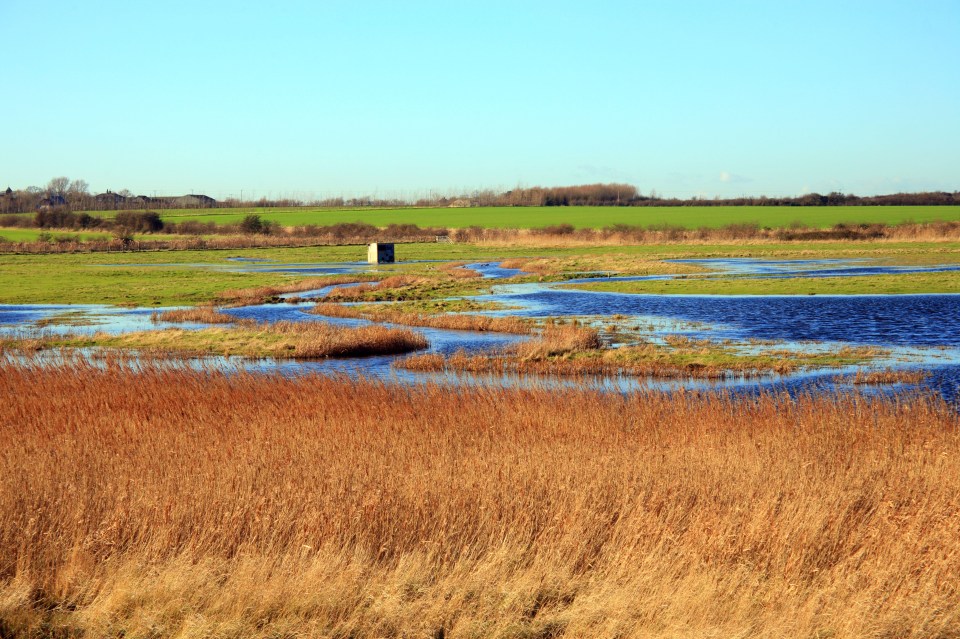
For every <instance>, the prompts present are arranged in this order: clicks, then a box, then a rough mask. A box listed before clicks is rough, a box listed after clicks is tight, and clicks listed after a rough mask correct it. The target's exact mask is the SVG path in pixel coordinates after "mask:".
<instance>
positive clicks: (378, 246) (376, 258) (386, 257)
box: [367, 242, 395, 264]
mask: <svg viewBox="0 0 960 639" xmlns="http://www.w3.org/2000/svg"><path fill="white" fill-rule="evenodd" d="M394 257H395V256H394V252H393V243H390V244H387V243H385V242H373V243H372V244H370V245H369V246H368V247H367V262H369V263H370V264H393V262H394Z"/></svg>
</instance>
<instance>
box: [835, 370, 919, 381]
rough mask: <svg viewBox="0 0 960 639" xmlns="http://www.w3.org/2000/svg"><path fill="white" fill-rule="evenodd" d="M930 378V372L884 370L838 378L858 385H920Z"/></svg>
mask: <svg viewBox="0 0 960 639" xmlns="http://www.w3.org/2000/svg"><path fill="white" fill-rule="evenodd" d="M928 377H930V373H929V372H928V371H922V370H921V371H918V370H894V369H890V368H887V369H884V370H879V371H870V370H863V369H861V370H858V371H857V372H856V373H855V374H853V375H849V376H846V377H843V376H841V377H838V378H837V381H839V382H842V383H847V384H857V385H879V384H919V383H920V382H922V381H923V380H925V379H927V378H928Z"/></svg>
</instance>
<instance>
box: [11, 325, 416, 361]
mask: <svg viewBox="0 0 960 639" xmlns="http://www.w3.org/2000/svg"><path fill="white" fill-rule="evenodd" d="M427 346H428V342H427V340H426V338H424V337H423V336H422V335H420V334H419V333H415V332H413V331H410V330H406V329H397V328H388V327H386V326H379V325H373V326H361V327H356V328H350V327H343V326H332V325H330V324H326V323H324V322H287V321H283V322H274V323H257V322H254V321H252V320H236V321H235V322H234V323H233V325H231V326H214V327H209V328H202V329H198V330H185V329H180V328H168V329H162V330H153V331H137V332H131V333H120V334H112V333H97V334H94V335H73V336H70V335H68V336H49V337H40V338H30V339H6V340H2V341H0V348H2V349H4V350H8V351H17V352H35V351H40V350H50V349H75V348H101V349H112V350H119V351H126V352H134V351H135V352H137V353H142V354H146V355H153V356H165V355H169V356H172V357H178V356H206V355H219V356H225V357H230V356H235V357H249V358H265V357H270V358H277V359H323V358H327V357H360V356H366V355H395V354H401V353H409V352H411V351H415V350H419V349H423V348H426V347H427Z"/></svg>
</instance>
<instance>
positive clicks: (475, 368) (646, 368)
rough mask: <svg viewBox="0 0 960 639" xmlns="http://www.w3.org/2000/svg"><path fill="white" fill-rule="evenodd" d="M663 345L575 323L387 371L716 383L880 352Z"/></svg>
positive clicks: (674, 339) (413, 359)
mask: <svg viewBox="0 0 960 639" xmlns="http://www.w3.org/2000/svg"><path fill="white" fill-rule="evenodd" d="M665 341H666V342H667V343H666V344H665V345H661V344H653V343H642V344H637V345H630V346H621V347H619V348H607V347H606V346H605V344H604V343H603V341H602V340H601V339H600V335H599V332H598V331H597V329H594V328H590V327H585V326H580V325H578V324H577V323H572V324H557V325H547V326H545V327H544V328H543V331H542V332H541V334H540V335H539V336H538V337H537V338H536V339H532V340H530V341H526V342H522V343H520V344H517V345H516V346H514V347H511V348H508V349H505V350H503V351H501V352H497V353H493V354H478V355H470V354H467V353H465V352H463V351H457V352H456V353H454V354H453V355H450V356H448V357H444V356H443V355H440V354H436V353H425V354H421V355H412V356H410V357H407V358H405V359H402V360H398V361H397V362H396V363H395V366H397V367H398V368H403V369H406V370H411V371H419V372H464V373H493V374H518V373H519V374H535V375H553V376H556V375H560V376H594V375H603V376H611V375H629V376H635V377H649V378H654V379H688V378H692V379H723V378H726V377H731V376H736V377H762V376H767V375H771V374H779V375H786V374H789V373H792V372H795V371H797V370H798V369H800V368H817V367H824V366H839V365H845V364H854V363H862V362H865V361H869V360H870V359H872V358H876V357H879V356H882V355H886V354H887V353H888V351H886V350H885V349H880V348H876V347H851V346H845V347H843V348H841V349H838V350H836V351H831V352H826V353H825V352H809V353H808V352H802V351H796V350H784V349H782V348H768V349H766V350H759V351H756V352H752V353H742V352H740V351H739V348H738V345H736V344H727V343H718V342H714V341H711V340H691V339H689V338H687V337H683V336H667V337H666V339H665ZM752 346H753V347H755V348H756V347H757V346H758V345H757V344H752ZM770 346H776V343H774V344H773V345H770Z"/></svg>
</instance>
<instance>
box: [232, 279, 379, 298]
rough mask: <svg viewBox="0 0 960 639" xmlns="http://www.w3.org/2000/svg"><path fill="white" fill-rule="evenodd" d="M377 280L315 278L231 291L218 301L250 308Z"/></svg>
mask: <svg viewBox="0 0 960 639" xmlns="http://www.w3.org/2000/svg"><path fill="white" fill-rule="evenodd" d="M376 279H377V276H375V275H367V274H364V273H356V274H350V275H331V276H327V277H314V278H308V279H305V280H298V281H296V282H290V283H289V284H282V285H278V286H258V287H254V288H240V289H231V290H228V291H224V292H222V293H220V295H219V296H218V300H217V301H218V302H219V303H221V304H225V305H229V306H250V305H253V304H263V303H266V302H272V301H279V296H280V295H283V294H284V293H303V292H304V291H312V290H315V289H320V288H325V287H327V286H337V285H340V284H353V283H354V282H364V281H371V280H376ZM335 290H349V289H335Z"/></svg>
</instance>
